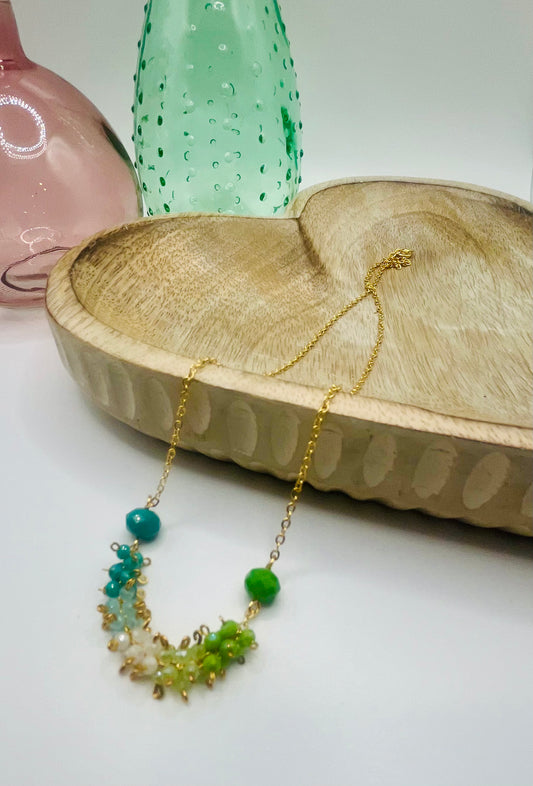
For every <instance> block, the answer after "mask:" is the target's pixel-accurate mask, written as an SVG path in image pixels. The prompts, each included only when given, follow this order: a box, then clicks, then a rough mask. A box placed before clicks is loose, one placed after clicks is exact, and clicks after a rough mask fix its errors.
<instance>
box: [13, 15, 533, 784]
mask: <svg viewBox="0 0 533 786" xmlns="http://www.w3.org/2000/svg"><path fill="white" fill-rule="evenodd" d="M175 1H176V2H177V0H175ZM142 6H143V2H142V0H114V2H109V0H107V2H105V1H104V0H90V2H87V1H85V2H81V0H70V2H68V3H66V2H65V1H64V0H61V1H60V0H47V2H45V3H44V2H37V0H17V2H16V4H15V10H16V12H17V16H18V21H19V27H20V31H21V37H22V40H23V43H24V46H25V49H26V51H27V54H28V55H29V56H30V57H32V58H33V59H35V60H36V61H38V62H40V63H42V64H43V65H47V66H48V67H50V68H52V69H53V70H55V71H57V72H58V73H60V74H61V75H62V76H64V77H66V78H67V79H69V80H70V81H72V82H73V83H74V84H76V86H77V87H79V88H81V89H82V90H83V91H84V92H85V93H86V94H87V95H88V96H89V97H90V98H91V99H92V100H93V101H94V102H95V103H96V104H97V105H98V106H99V108H100V109H101V110H102V111H103V112H104V114H105V115H106V116H107V117H108V119H109V121H110V122H111V124H112V125H113V126H114V127H115V129H116V131H117V132H118V133H119V135H120V136H121V137H122V139H123V140H124V141H125V142H127V143H128V146H129V149H130V151H131V144H130V143H129V136H130V133H131V131H130V123H131V121H130V117H131V114H130V105H131V101H132V93H133V90H132V88H133V82H132V74H133V72H134V68H135V58H136V51H137V49H136V42H137V39H138V36H139V32H140V27H141V24H142ZM283 13H284V18H285V21H286V23H287V28H288V33H289V37H290V38H291V42H292V50H293V55H294V58H295V60H296V66H297V70H298V74H299V87H300V92H301V96H302V101H303V109H302V112H303V120H304V148H305V157H304V173H303V174H304V182H303V185H304V186H306V185H311V184H312V183H315V182H319V181H321V180H327V179H332V178H335V177H343V176H349V175H369V174H388V175H409V176H421V177H435V178H444V179H450V180H460V181H467V182H475V183H478V184H480V185H485V186H487V187H490V188H496V189H499V190H502V191H507V192H509V193H513V194H516V195H518V196H520V197H526V198H527V197H528V196H529V183H530V177H531V168H532V151H533V111H532V110H533V90H532V82H533V78H532V75H533V34H532V30H533V13H532V10H531V4H530V2H529V0H506V1H505V2H504V0H500V2H496V0H470V2H468V3H465V2H464V0H449V1H448V2H447V3H441V2H434V1H432V0H425V2H421V1H418V0H404V2H402V3H391V2H388V3H386V2H383V1H382V0H374V2H367V3H362V2H359V0H330V2H328V3H325V2H318V0H292V2H290V3H289V2H286V4H285V6H284V8H283ZM0 353H1V354H0V362H1V367H2V370H3V372H2V394H1V400H2V413H1V415H0V418H1V420H0V428H1V431H0V436H1V450H2V454H1V456H2V474H1V477H2V480H1V484H2V486H1V493H2V532H3V538H2V566H3V571H2V579H3V585H4V593H3V601H2V620H3V635H2V661H1V662H2V668H1V670H0V675H1V676H0V682H1V685H0V691H1V692H0V722H1V724H2V728H1V730H0V783H1V784H2V786H4V784H5V786H19V784H20V786H34V785H35V786H37V784H40V785H41V784H42V785H43V786H48V785H50V786H67V784H68V785H69V786H73V785H74V786H119V784H120V785H122V784H128V786H155V784H159V783H162V782H165V783H181V782H183V783H186V784H188V786H226V784H227V786H241V785H243V786H244V784H246V786H249V784H254V785H255V786H263V785H264V786H267V784H268V786H271V784H277V786H289V785H290V786H293V784H304V785H305V786H330V784H331V785H335V786H336V785H337V784H354V786H355V784H357V786H377V785H379V786H404V785H405V786H531V784H532V783H533V755H532V746H531V741H532V730H533V668H532V666H533V664H532V653H533V571H532V560H533V542H531V541H529V540H526V539H523V538H518V537H513V536H511V535H508V534H505V533H502V532H484V531H481V530H477V529H475V528H473V527H469V526H467V525H465V524H460V523H458V522H451V521H439V520H436V519H430V518H428V517H426V516H424V515H422V514H419V513H415V512H411V513H401V512H397V511H391V510H388V509H386V508H383V507H381V506H379V505H375V504H368V503H366V504H361V503H356V502H354V501H353V500H350V499H348V498H345V497H343V496H341V495H336V494H328V495H325V494H319V493H317V492H314V491H312V490H310V489H307V490H306V493H305V498H304V501H303V502H302V504H301V507H300V508H299V509H298V512H297V514H296V515H295V523H294V527H293V530H291V533H290V538H289V540H288V543H287V546H286V550H285V553H284V554H283V557H282V560H281V562H280V564H279V569H278V574H279V576H280V579H281V582H282V588H283V591H282V593H281V595H280V597H279V601H278V602H277V603H276V605H275V607H273V608H272V609H271V610H268V611H266V612H265V613H264V614H263V615H262V617H261V618H260V619H259V620H258V621H257V624H256V631H257V635H258V639H259V641H260V644H261V646H260V648H259V649H258V651H257V652H256V653H255V654H254V655H253V657H250V658H249V660H248V663H247V664H246V666H244V667H243V668H242V670H240V671H237V672H235V671H233V672H230V674H229V675H228V678H227V680H226V682H225V683H223V684H221V685H219V686H217V688H216V690H215V691H214V692H213V693H212V694H211V693H208V692H207V691H202V690H201V689H198V690H197V691H196V692H195V693H194V694H193V695H192V696H191V705H190V706H189V707H185V706H182V705H181V704H180V703H177V702H175V701H173V700H172V699H171V698H169V699H167V700H165V701H164V702H161V703H158V702H154V701H153V700H152V699H151V698H150V695H149V690H147V689H146V687H145V686H142V685H132V684H131V683H130V682H129V680H125V679H119V678H118V676H116V667H117V659H116V657H115V656H112V655H111V654H110V653H108V652H107V650H106V648H105V635H104V634H103V632H102V631H101V629H100V628H99V617H98V615H97V614H96V612H95V610H94V609H95V606H96V604H97V603H98V602H99V596H98V593H97V592H96V588H97V587H99V586H102V584H103V582H104V581H105V575H104V573H103V572H102V571H101V568H102V567H104V566H107V565H109V564H110V557H111V552H109V551H108V549H107V544H109V543H110V542H111V541H112V540H115V539H121V538H122V533H123V525H122V521H123V515H124V513H125V512H126V511H127V510H129V509H130V508H132V507H134V506H136V505H137V504H139V500H141V501H142V499H144V495H145V493H146V492H148V491H150V490H151V489H152V487H153V486H154V482H155V481H156V480H157V478H158V475H159V471H160V466H161V462H162V459H163V456H164V447H163V446H162V445H161V444H160V443H157V442H155V441H153V440H151V439H149V438H147V437H144V436H143V435H140V434H137V433H136V432H134V431H133V430H131V429H129V428H127V427H126V426H123V425H121V424H119V423H116V422H114V421H112V420H111V419H110V418H108V417H107V416H105V415H103V414H101V413H100V412H98V411H97V410H96V409H95V408H94V407H92V406H91V405H90V404H88V403H87V402H86V401H85V400H84V399H83V398H82V396H81V394H80V392H79V391H78V389H77V387H76V386H75V385H74V383H73V382H72V381H71V380H70V379H69V378H68V376H67V374H66V372H65V371H64V369H63V368H62V366H61V364H60V362H59V359H58V357H57V353H56V350H55V348H54V345H53V342H52V340H51V337H50V334H49V331H48V328H47V325H46V322H45V320H44V317H43V314H42V313H41V312H39V311H24V310H19V311H8V310H0ZM178 459H179V460H178V464H179V468H178V470H177V471H176V472H175V473H174V474H173V475H172V478H171V481H170V483H169V487H168V491H167V495H166V498H165V501H164V503H163V505H162V508H161V512H162V514H163V515H164V516H165V521H166V524H167V526H166V530H165V533H164V535H163V536H162V538H161V540H160V541H159V542H158V543H157V544H155V545H154V546H153V548H152V547H150V548H147V549H146V551H147V552H148V553H150V554H151V555H152V556H153V557H154V563H155V564H154V567H153V569H152V570H151V572H150V579H151V582H150V585H149V601H150V605H151V607H152V608H153V610H154V613H155V618H156V624H157V623H159V625H160V627H161V629H162V630H163V631H165V632H166V633H167V634H168V635H170V636H172V637H173V638H176V639H179V638H180V636H181V635H182V634H184V633H186V632H188V631H190V630H191V629H193V628H194V627H196V626H197V625H198V624H200V623H201V622H206V623H208V624H211V625H214V624H216V622H217V615H218V614H224V615H225V616H226V617H231V616H237V615H239V614H240V613H241V609H242V606H243V602H244V598H243V592H242V587H241V582H242V577H243V576H244V574H245V573H246V571H247V570H248V569H249V568H250V567H252V566H254V565H257V564H262V563H263V562H264V560H265V555H266V554H267V553H268V551H269V550H270V548H271V541H272V539H273V536H274V534H275V532H276V531H277V529H276V528H277V525H278V522H279V520H280V517H281V513H282V510H283V507H284V504H285V501H286V497H287V493H288V486H287V485H285V484H283V483H281V482H279V481H276V480H274V479H272V478H269V477H265V476H261V475H254V474H251V473H247V472H245V471H244V470H241V469H239V468H237V467H235V466H232V465H226V464H221V463H218V462H214V461H211V460H209V459H207V458H204V457H201V456H197V455H191V454H184V455H181V454H180V456H179V457H178ZM139 495H140V496H139Z"/></svg>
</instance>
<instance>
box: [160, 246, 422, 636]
mask: <svg viewBox="0 0 533 786" xmlns="http://www.w3.org/2000/svg"><path fill="white" fill-rule="evenodd" d="M412 255H413V252H412V251H411V250H410V249H407V248H403V249H400V248H399V249H396V251H393V252H392V253H391V254H389V255H388V257H385V258H383V259H382V260H381V261H380V262H376V264H375V265H372V267H371V268H369V270H368V272H367V274H366V276H365V280H364V292H362V293H361V294H360V295H358V297H356V298H354V299H353V300H351V301H350V302H349V303H347V304H346V305H345V306H344V307H343V308H342V309H341V310H340V311H338V312H337V313H336V314H335V315H334V316H333V317H331V319H329V320H328V321H327V322H326V324H325V325H324V326H323V327H322V328H321V329H320V330H319V331H318V332H317V333H315V335H314V336H313V337H312V338H311V340H310V341H309V342H308V343H307V344H306V345H305V346H304V347H303V348H302V349H301V350H300V351H299V352H298V353H297V354H296V355H295V356H294V357H293V358H292V360H290V361H289V362H288V363H285V365H283V366H280V367H279V368H277V369H275V370H274V371H270V372H268V373H267V374H265V376H267V377H275V376H278V375H279V374H283V372H285V371H287V370H288V369H290V368H292V367H293V366H295V365H296V363H298V362H299V361H300V360H302V358H304V357H305V356H306V355H307V354H308V352H310V350H311V349H313V347H314V346H315V345H316V344H317V343H318V342H319V341H320V339H321V338H322V337H323V336H324V335H325V334H326V333H327V332H328V330H330V328H332V327H333V325H335V324H336V323H337V322H338V321H339V319H341V318H342V317H343V316H345V314H347V313H348V312H349V311H351V310H352V309H353V308H355V306H357V305H359V303H361V302H362V301H363V300H364V299H365V298H367V297H371V298H372V300H373V301H374V304H375V306H376V313H377V317H378V327H377V337H376V341H375V343H374V347H373V349H372V352H371V353H370V355H369V358H368V360H367V363H366V365H365V368H364V369H363V372H362V374H361V376H360V377H359V379H358V380H357V382H356V383H355V385H354V386H353V387H352V388H351V390H350V395H352V396H355V395H357V393H359V392H360V390H361V388H362V387H363V385H364V384H365V382H366V381H367V379H368V377H369V375H370V373H371V371H372V369H373V368H374V364H375V362H376V359H377V356H378V354H379V350H380V349H381V345H382V343H383V337H384V334H385V316H384V314H383V307H382V305H381V300H380V298H379V295H378V290H377V288H378V285H379V283H380V281H381V278H382V277H383V275H384V273H385V271H386V270H390V269H394V270H399V269H400V268H402V267H408V266H409V265H410V264H411V257H412ZM209 364H217V361H216V360H215V359H214V358H203V359H201V360H197V361H196V362H195V363H193V365H192V366H191V368H190V370H189V373H188V375H187V376H186V377H185V378H184V380H183V382H182V386H181V395H180V400H179V404H178V409H177V411H176V417H175V421H174V428H173V431H172V436H171V438H170V445H169V448H168V451H167V456H166V459H165V466H164V469H163V474H162V475H161V479H160V481H159V485H158V487H157V490H156V492H155V493H154V494H152V495H151V496H149V497H148V501H147V503H146V507H147V508H153V507H155V506H156V505H158V504H159V500H160V498H161V494H162V493H163V491H164V489H165V485H166V482H167V479H168V475H169V473H170V469H171V467H172V462H173V461H174V458H175V456H176V447H177V445H178V442H179V438H180V434H181V428H182V425H183V418H184V417H185V411H186V408H187V402H188V399H189V392H190V387H191V382H192V380H193V379H194V377H195V375H196V373H197V372H198V371H200V369H202V368H204V366H207V365H209ZM341 390H342V388H341V387H340V386H339V385H332V386H331V387H330V388H329V390H328V392H327V393H326V395H325V396H324V398H323V400H322V404H321V405H320V408H319V409H318V411H317V413H316V415H315V417H314V420H313V425H312V428H311V435H310V437H309V440H308V442H307V446H306V449H305V453H304V456H303V459H302V461H301V464H300V468H299V470H298V476H297V478H296V481H295V483H294V486H293V488H292V491H291V495H290V498H289V503H288V505H287V507H286V509H285V516H284V517H283V519H282V521H281V529H280V531H279V533H278V535H276V538H275V541H274V542H275V547H274V548H273V549H272V551H271V552H270V560H269V562H268V564H267V566H266V567H267V568H272V566H273V564H274V563H275V562H276V560H278V559H279V556H280V549H281V546H283V544H284V543H285V538H286V535H287V530H288V529H289V527H290V525H291V521H292V515H293V513H294V511H295V510H296V505H297V504H298V500H299V498H300V494H301V493H302V489H303V486H304V484H305V481H306V479H307V473H308V472H309V467H310V466H311V459H312V457H313V453H314V452H315V449H316V444H317V442H318V438H319V436H320V433H321V431H322V426H323V423H324V420H325V418H326V415H327V414H328V412H329V409H330V405H331V402H332V401H333V399H334V398H335V396H336V395H337V394H338V393H340V392H341ZM260 609H261V604H260V603H259V602H258V601H256V600H253V601H251V602H250V603H249V605H248V609H247V611H246V615H245V623H247V622H248V621H249V620H251V619H252V618H253V617H255V616H256V615H257V614H258V613H259V611H260Z"/></svg>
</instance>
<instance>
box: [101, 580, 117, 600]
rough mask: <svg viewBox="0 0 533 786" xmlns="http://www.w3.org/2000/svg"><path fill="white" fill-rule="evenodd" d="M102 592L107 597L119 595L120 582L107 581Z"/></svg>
mask: <svg viewBox="0 0 533 786" xmlns="http://www.w3.org/2000/svg"><path fill="white" fill-rule="evenodd" d="M104 592H105V594H106V595H107V597H108V598H118V596H119V595H120V584H119V583H118V581H108V582H107V584H106V585H105V587H104Z"/></svg>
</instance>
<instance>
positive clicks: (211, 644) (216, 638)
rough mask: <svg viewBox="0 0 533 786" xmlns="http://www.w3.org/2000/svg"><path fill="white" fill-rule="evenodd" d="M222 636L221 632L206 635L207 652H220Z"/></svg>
mask: <svg viewBox="0 0 533 786" xmlns="http://www.w3.org/2000/svg"><path fill="white" fill-rule="evenodd" d="M221 641H222V637H221V635H220V633H218V632H217V633H215V632H213V633H208V634H207V636H206V637H205V641H204V646H205V648H206V650H207V652H218V650H219V648H220V643H221Z"/></svg>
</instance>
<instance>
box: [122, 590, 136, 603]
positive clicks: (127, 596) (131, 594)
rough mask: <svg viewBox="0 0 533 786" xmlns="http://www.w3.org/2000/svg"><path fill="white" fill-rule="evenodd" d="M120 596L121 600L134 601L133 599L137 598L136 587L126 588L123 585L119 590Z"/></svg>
mask: <svg viewBox="0 0 533 786" xmlns="http://www.w3.org/2000/svg"><path fill="white" fill-rule="evenodd" d="M120 597H121V598H122V599H123V600H132V601H135V599H136V598H137V588H136V587H132V588H131V589H129V590H128V589H126V588H125V587H123V588H122V589H121V590H120Z"/></svg>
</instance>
